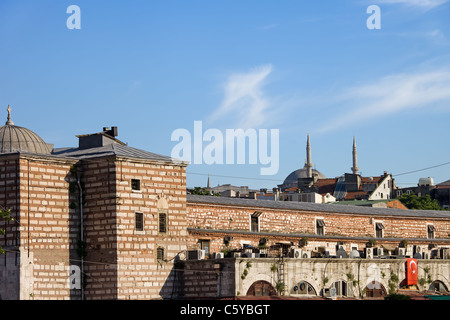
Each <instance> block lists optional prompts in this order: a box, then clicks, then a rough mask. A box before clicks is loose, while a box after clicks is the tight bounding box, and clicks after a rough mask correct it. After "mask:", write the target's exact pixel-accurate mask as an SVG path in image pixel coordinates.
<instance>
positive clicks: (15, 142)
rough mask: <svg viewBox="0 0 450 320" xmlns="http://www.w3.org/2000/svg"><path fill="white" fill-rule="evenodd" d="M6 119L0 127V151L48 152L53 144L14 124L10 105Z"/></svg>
mask: <svg viewBox="0 0 450 320" xmlns="http://www.w3.org/2000/svg"><path fill="white" fill-rule="evenodd" d="M7 110H8V120H7V121H6V123H5V125H4V126H2V127H0V153H9V152H29V153H40V154H50V153H51V152H52V150H53V145H51V144H48V143H46V142H45V141H44V140H43V139H42V138H41V137H40V136H38V135H37V134H36V133H34V132H33V131H31V130H29V129H27V128H23V127H19V126H16V125H14V122H12V120H11V107H10V106H8V109H7Z"/></svg>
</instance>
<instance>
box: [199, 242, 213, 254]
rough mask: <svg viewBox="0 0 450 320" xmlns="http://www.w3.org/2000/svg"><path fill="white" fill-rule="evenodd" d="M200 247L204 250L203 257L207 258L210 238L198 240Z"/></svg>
mask: <svg viewBox="0 0 450 320" xmlns="http://www.w3.org/2000/svg"><path fill="white" fill-rule="evenodd" d="M199 242H200V249H201V250H205V257H207V258H209V247H210V240H199Z"/></svg>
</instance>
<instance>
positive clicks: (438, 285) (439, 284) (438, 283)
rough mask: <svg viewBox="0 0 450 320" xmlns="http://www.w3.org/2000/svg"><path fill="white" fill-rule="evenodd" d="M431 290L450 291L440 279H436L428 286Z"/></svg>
mask: <svg viewBox="0 0 450 320" xmlns="http://www.w3.org/2000/svg"><path fill="white" fill-rule="evenodd" d="M428 290H429V291H434V292H444V293H447V292H448V288H447V286H446V285H445V284H444V283H443V282H442V281H440V280H435V281H433V282H432V283H431V284H430V287H429V288H428Z"/></svg>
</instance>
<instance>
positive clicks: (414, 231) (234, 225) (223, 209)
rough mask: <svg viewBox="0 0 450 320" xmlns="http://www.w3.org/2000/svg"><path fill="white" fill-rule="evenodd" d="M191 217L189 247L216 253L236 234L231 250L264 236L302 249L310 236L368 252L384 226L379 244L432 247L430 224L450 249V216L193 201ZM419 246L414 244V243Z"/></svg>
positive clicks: (312, 241) (255, 242) (315, 240)
mask: <svg viewBox="0 0 450 320" xmlns="http://www.w3.org/2000/svg"><path fill="white" fill-rule="evenodd" d="M255 211H262V214H261V215H260V218H259V232H258V233H251V232H250V231H251V229H250V216H251V215H252V214H253V213H254V212H255ZM187 215H188V225H189V228H190V229H189V230H190V234H191V239H190V242H189V248H192V249H194V248H199V240H201V239H208V240H211V243H210V246H211V250H210V251H211V252H220V251H221V250H222V249H223V248H224V242H223V237H224V236H226V235H230V233H227V232H226V231H227V230H230V231H232V232H233V234H232V235H233V237H234V240H233V241H232V242H231V243H230V245H229V246H230V248H237V247H240V246H241V245H242V241H245V240H247V241H250V243H251V244H252V245H254V246H255V245H256V246H257V245H258V243H259V239H261V238H262V237H268V238H270V239H272V243H274V241H280V242H281V241H292V242H294V243H295V244H297V243H298V241H299V239H301V236H300V235H304V236H309V237H310V243H309V246H310V247H311V248H313V247H317V246H322V245H323V243H328V245H327V247H329V248H334V247H335V246H336V242H338V241H344V242H346V243H347V244H348V246H349V244H350V243H356V244H359V246H360V247H361V246H362V247H364V246H365V243H367V240H368V239H370V238H375V223H376V222H381V223H383V226H384V227H385V229H384V230H383V238H381V239H377V242H378V243H379V244H382V243H384V244H389V245H398V243H399V242H400V240H402V239H414V241H415V243H417V244H423V242H426V243H430V242H432V241H431V240H428V239H427V224H429V223H431V224H433V225H434V227H435V228H436V231H435V239H436V240H438V239H441V240H443V241H445V240H446V239H447V242H446V243H445V244H446V245H447V246H448V245H449V244H450V236H449V234H450V216H449V218H430V217H428V218H426V217H407V216H403V217H394V216H389V215H383V216H380V215H379V216H377V215H373V216H368V215H358V214H345V213H333V212H312V211H300V210H282V209H273V208H264V207H254V208H250V207H239V206H231V205H217V204H206V203H201V202H188V204H187ZM316 218H321V219H323V220H324V222H325V233H324V236H321V237H317V235H316ZM217 230H219V231H221V232H217ZM349 237H351V238H349ZM347 238H348V239H347ZM395 239H398V240H395ZM421 239H423V240H421ZM414 241H412V242H411V241H410V242H409V243H410V244H413V243H414ZM348 249H350V248H349V247H348Z"/></svg>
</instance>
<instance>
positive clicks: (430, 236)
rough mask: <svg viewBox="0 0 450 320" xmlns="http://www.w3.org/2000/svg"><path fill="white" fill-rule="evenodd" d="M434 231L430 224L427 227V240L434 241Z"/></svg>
mask: <svg viewBox="0 0 450 320" xmlns="http://www.w3.org/2000/svg"><path fill="white" fill-rule="evenodd" d="M435 231H436V229H435V228H434V226H433V225H432V224H429V225H427V237H428V239H434V232H435Z"/></svg>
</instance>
